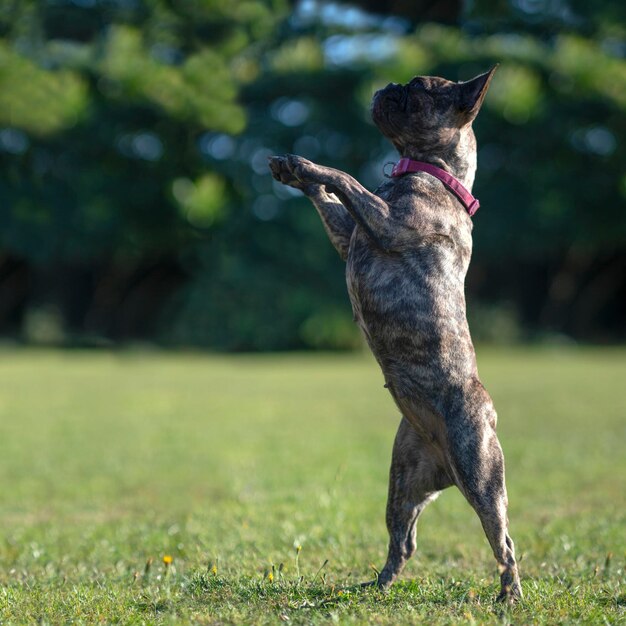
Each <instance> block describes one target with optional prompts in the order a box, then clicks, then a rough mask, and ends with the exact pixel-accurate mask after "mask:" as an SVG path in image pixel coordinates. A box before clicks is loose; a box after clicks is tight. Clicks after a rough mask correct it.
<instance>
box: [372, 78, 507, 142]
mask: <svg viewBox="0 0 626 626" xmlns="http://www.w3.org/2000/svg"><path fill="white" fill-rule="evenodd" d="M496 67H497V66H496ZM496 67H494V68H493V69H491V70H490V71H488V72H486V73H485V74H481V75H480V76H477V77H476V78H473V79H472V80H468V81H466V82H462V83H453V82H452V81H449V80H446V79H444V78H439V77H437V76H416V77H415V78H414V79H413V80H411V81H410V82H408V83H407V84H406V85H398V84H396V83H390V84H389V85H387V86H386V87H385V88H384V89H380V90H379V91H377V92H376V93H375V94H374V98H373V99H372V119H373V120H374V123H375V124H376V126H377V127H378V128H379V130H380V131H381V132H382V134H383V135H385V137H387V138H388V139H390V140H391V142H392V143H393V145H394V146H395V147H396V148H397V150H398V151H399V152H400V154H404V153H405V152H406V151H407V149H409V151H410V149H411V148H418V149H419V151H420V152H430V151H432V152H437V151H441V150H447V149H449V148H450V147H451V146H453V145H454V143H455V142H456V141H458V137H459V131H461V130H462V129H463V128H465V127H469V126H470V125H471V123H472V122H473V121H474V118H475V117H476V115H477V114H478V110H479V109H480V106H481V104H482V102H483V99H484V97H485V94H486V93H487V89H488V87H489V83H490V82H491V78H492V77H493V74H494V72H495V70H496Z"/></svg>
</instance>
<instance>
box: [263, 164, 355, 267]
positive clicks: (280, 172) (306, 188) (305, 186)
mask: <svg viewBox="0 0 626 626" xmlns="http://www.w3.org/2000/svg"><path fill="white" fill-rule="evenodd" d="M269 166H270V170H271V171H272V176H273V177H274V178H275V179H276V180H277V181H279V182H281V183H283V184H284V185H289V187H294V188H295V189H299V190H300V191H302V193H304V195H305V196H307V198H309V199H310V200H311V202H312V203H313V206H314V207H315V208H316V209H317V212H318V213H319V216H320V217H321V219H322V224H323V225H324V229H325V230H326V234H327V235H328V238H329V239H330V242H331V243H332V244H333V246H334V247H335V250H337V252H338V253H339V256H340V257H341V258H342V259H343V260H344V261H345V260H346V259H347V258H348V250H349V248H350V239H351V237H352V231H353V230H354V220H353V219H352V217H351V215H350V213H348V211H346V209H345V207H344V206H343V204H341V202H339V201H338V199H337V198H336V197H335V196H334V195H331V194H329V193H328V192H327V191H326V190H325V189H324V186H323V185H321V184H319V183H303V182H301V181H299V180H298V179H297V178H296V177H295V176H294V175H293V173H292V172H291V170H290V168H289V165H288V163H287V159H286V157H278V156H274V157H270V158H269Z"/></svg>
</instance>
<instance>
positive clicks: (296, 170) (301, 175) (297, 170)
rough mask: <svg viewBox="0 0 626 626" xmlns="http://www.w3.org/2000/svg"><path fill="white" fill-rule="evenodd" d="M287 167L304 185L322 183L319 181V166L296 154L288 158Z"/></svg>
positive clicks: (289, 155)
mask: <svg viewBox="0 0 626 626" xmlns="http://www.w3.org/2000/svg"><path fill="white" fill-rule="evenodd" d="M285 159H286V162H287V167H288V168H289V171H290V172H291V173H292V174H293V176H294V177H295V178H296V179H297V180H299V181H300V182H301V183H302V184H305V185H306V184H311V183H320V182H321V181H320V180H318V178H319V172H318V170H319V169H320V167H319V165H316V164H315V163H313V162H311V161H309V160H308V159H305V158H304V157H301V156H298V155H296V154H288V155H287V156H286V157H285Z"/></svg>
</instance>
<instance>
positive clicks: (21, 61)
mask: <svg viewBox="0 0 626 626" xmlns="http://www.w3.org/2000/svg"><path fill="white" fill-rule="evenodd" d="M359 5H361V6H362V7H363V9H367V10H374V11H376V12H377V13H370V12H368V11H366V10H363V9H361V8H358V6H359ZM624 11H625V9H624V7H622V5H620V4H619V3H613V2H609V1H606V0H599V1H598V2H597V3H593V5H590V4H588V3H583V2H578V1H576V2H574V1H566V0H550V1H544V0H511V2H502V1H501V0H478V1H477V2H475V3H473V4H472V5H471V6H470V5H469V4H468V5H463V4H461V3H460V2H458V3H457V2H450V1H448V0H433V1H430V0H428V1H426V0H424V1H421V0H420V1H416V2H414V3H410V2H400V1H398V2H395V1H394V2H389V3H376V4H374V3H371V2H367V1H365V0H364V1H362V2H354V3H353V4H352V5H351V6H347V5H340V4H336V3H332V2H321V1H319V0H302V1H300V2H297V3H294V4H293V6H292V7H291V11H289V7H288V6H287V4H286V2H285V3H282V2H279V1H278V0H277V1H276V2H270V1H267V2H243V1H235V2H231V3H228V4H227V5H223V4H222V3H217V2H213V1H210V0H196V1H195V2H193V1H189V2H180V1H177V0H174V1H172V0H169V1H168V0H150V1H148V0H143V1H137V2H132V3H131V2H128V1H126V0H93V2H90V3H84V2H81V3H78V2H71V1H69V0H55V1H54V2H53V1H50V2H28V1H25V2H19V3H17V2H9V1H3V0H0V37H1V40H0V163H1V166H2V169H1V171H0V200H1V202H2V203H1V205H0V206H1V209H0V211H2V214H1V215H0V223H1V224H2V232H1V235H0V237H1V238H2V239H1V241H2V246H3V248H4V250H5V254H4V256H2V257H0V302H2V303H3V306H1V307H0V323H3V324H4V327H5V329H6V328H7V327H8V326H9V325H10V324H15V325H22V326H23V325H24V315H23V313H24V308H25V306H26V305H27V304H28V305H29V306H32V305H33V304H37V303H50V302H52V303H57V304H58V305H60V306H61V318H62V319H63V320H64V323H65V325H66V328H67V329H68V330H69V331H74V332H81V333H85V332H92V333H97V334H101V335H105V336H109V337H113V338H120V337H134V336H145V337H156V336H159V337H160V338H161V339H163V340H166V341H170V342H175V343H185V344H197V345H206V346H211V347H215V348H220V349H236V350H244V349H285V348H297V347H303V346H308V347H350V346H352V345H355V342H358V335H357V333H356V330H355V328H354V326H353V325H352V322H351V319H350V317H351V316H350V309H349V305H348V303H347V297H346V295H345V287H344V284H343V277H342V274H343V269H342V266H343V264H342V263H341V262H340V261H339V259H338V258H337V257H336V254H335V252H334V250H333V249H332V248H331V246H330V244H328V242H327V241H326V237H325V234H324V232H323V229H322V227H321V225H320V223H319V220H318V218H317V216H316V214H315V212H314V210H313V209H312V207H310V205H309V203H308V201H307V200H306V199H304V198H302V197H301V196H299V195H298V194H297V193H292V192H290V191H289V190H288V189H286V188H284V187H282V186H280V185H276V184H274V183H273V182H272V180H271V177H270V176H269V174H268V170H267V166H266V157H267V155H268V154H271V153H281V152H296V153H299V154H302V155H304V156H307V157H309V158H311V159H315V160H318V161H319V162H322V163H325V164H328V165H331V166H335V167H339V168H341V169H344V170H346V171H349V172H350V173H352V174H354V175H355V176H356V177H357V178H359V179H360V180H361V181H362V182H364V183H365V184H366V185H367V186H369V187H371V188H374V187H376V186H377V185H378V184H379V182H380V181H381V180H382V167H383V165H384V163H385V162H386V161H389V160H393V159H394V158H395V154H394V152H393V150H392V149H391V146H390V144H388V143H387V142H386V141H385V140H383V139H382V138H381V137H380V136H379V134H378V132H377V131H376V130H375V129H374V127H373V126H372V124H371V122H370V121H369V116H368V113H367V111H368V106H369V99H370V97H371V94H372V92H373V91H374V90H375V89H376V88H377V87H379V86H381V85H384V84H386V83H387V82H389V81H390V80H393V81H405V80H407V79H408V78H410V77H411V76H413V75H415V74H419V73H435V74H439V75H442V76H446V77H449V78H453V79H466V78H469V77H470V76H472V75H474V74H476V73H478V72H480V71H484V70H485V69H487V68H488V67H489V66H490V65H491V64H493V63H495V62H499V63H501V67H500V69H499V70H498V74H497V77H496V80H495V81H494V83H493V85H492V88H491V92H490V94H489V96H488V98H487V101H486V103H485V107H484V110H483V112H482V113H481V115H480V116H479V118H478V121H477V124H476V126H477V134H478V136H479V147H480V152H479V173H478V178H477V181H476V185H475V192H476V194H477V195H478V196H479V197H480V199H481V203H482V207H483V208H482V209H481V212H479V214H478V215H477V217H476V226H475V229H474V234H475V255H474V262H473V265H472V269H471V273H470V276H469V277H468V291H469V297H470V299H472V300H474V301H475V302H476V306H474V307H471V309H470V312H471V311H472V310H473V311H475V312H477V314H476V319H475V321H474V324H473V328H474V329H475V330H476V331H477V332H478V333H479V334H481V335H482V336H485V337H492V336H493V335H494V333H497V334H498V335H499V336H500V337H507V338H514V337H517V336H518V335H519V330H518V327H517V323H518V322H519V323H521V324H522V325H523V326H524V327H527V328H530V329H534V330H550V331H557V332H566V333H569V334H572V335H574V336H577V337H582V338H588V339H589V338H593V339H603V338H606V337H613V338H615V337H622V338H623V337H624V336H625V332H624V331H625V329H624V319H626V305H625V304H624V303H625V302H626V297H625V296H626V283H625V275H626V272H625V271H624V270H625V269H626V245H625V239H626V237H625V235H626V212H625V211H624V208H625V207H624V204H625V198H626V179H625V178H624V163H625V162H626V154H625V147H624V145H623V142H621V141H620V138H622V137H624V136H625V132H624V131H625V130H626V129H625V128H624V126H625V125H626V117H625V116H624V111H625V109H626V62H625V60H624V55H625V53H626V43H625V41H626V37H625V35H626V33H625V28H626V27H625V26H624V24H625V20H624ZM453 24H456V25H453ZM29 277H30V279H29ZM164 305H166V306H165V308H163V307H164ZM159 320H160V322H161V324H160V326H159V325H158V321H159ZM485 320H488V321H485ZM31 326H32V324H31Z"/></svg>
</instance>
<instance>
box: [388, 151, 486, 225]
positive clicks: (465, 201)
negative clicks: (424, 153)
mask: <svg viewBox="0 0 626 626" xmlns="http://www.w3.org/2000/svg"><path fill="white" fill-rule="evenodd" d="M410 172H426V173H428V174H430V175H431V176H434V177H435V178H438V179H439V180H440V181H441V182H442V183H443V184H444V185H445V186H446V187H447V188H448V189H449V190H450V191H451V192H452V193H453V194H454V195H455V196H456V197H457V199H458V200H459V202H460V203H461V204H462V205H463V206H464V207H465V210H466V211H467V212H468V213H469V216H470V217H471V216H472V215H474V213H476V211H478V207H479V206H480V202H478V199H477V198H474V196H473V195H472V194H471V193H470V192H469V191H468V190H467V189H466V188H465V187H464V186H463V185H462V184H461V182H460V181H458V180H457V179H456V178H455V177H454V176H452V174H448V172H446V171H445V170H442V169H441V168H440V167H437V166H436V165H431V164H430V163H424V162H422V161H413V160H411V159H407V158H406V157H403V158H402V159H400V160H399V161H398V162H397V163H396V164H395V165H394V167H393V170H391V175H392V176H402V174H408V173H410Z"/></svg>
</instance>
